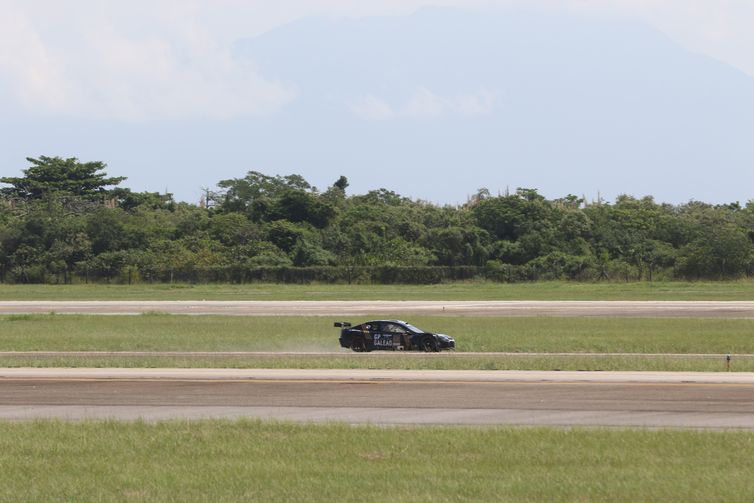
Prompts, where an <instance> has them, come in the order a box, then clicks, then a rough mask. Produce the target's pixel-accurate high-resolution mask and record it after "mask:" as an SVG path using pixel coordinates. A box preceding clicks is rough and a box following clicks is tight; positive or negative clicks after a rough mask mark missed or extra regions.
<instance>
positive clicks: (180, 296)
mask: <svg viewBox="0 0 754 503" xmlns="http://www.w3.org/2000/svg"><path fill="white" fill-rule="evenodd" d="M0 300H754V281H752V280H741V281H727V282H723V281H721V282H682V281H678V282H654V283H648V282H637V283H619V282H614V283H573V282H564V281H552V282H538V283H517V284H501V283H489V282H458V283H449V284H443V285H324V284H312V285H275V284H250V285H214V284H213V285H183V284H181V285H146V284H139V285H0Z"/></svg>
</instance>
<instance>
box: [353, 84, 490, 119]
mask: <svg viewBox="0 0 754 503" xmlns="http://www.w3.org/2000/svg"><path fill="white" fill-rule="evenodd" d="M495 105H496V99H495V94H494V93H492V92H491V91H489V90H486V89H483V90H481V91H478V92H474V93H465V94H459V95H455V96H450V97H444V96H441V95H439V94H437V93H435V92H433V91H431V90H430V89H428V88H426V87H419V88H417V89H416V90H414V92H413V93H412V94H411V96H409V97H408V99H407V100H405V101H404V102H403V103H401V104H400V105H391V104H390V103H389V102H388V101H387V100H384V99H382V98H379V97H377V96H375V95H373V94H367V95H365V96H364V97H362V98H361V99H359V100H357V101H356V102H355V103H353V104H352V105H351V107H350V108H351V112H353V113H354V114H355V115H356V116H357V117H361V118H362V119H366V120H388V119H398V118H408V119H434V118H438V117H444V116H448V115H455V116H466V117H474V116H482V115H489V114H491V113H492V112H493V110H494V108H495Z"/></svg>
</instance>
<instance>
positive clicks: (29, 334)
mask: <svg viewBox="0 0 754 503" xmlns="http://www.w3.org/2000/svg"><path fill="white" fill-rule="evenodd" d="M385 317H387V318H390V317H391V316H390V314H385ZM353 321H356V320H353ZM410 321H411V322H413V323H415V324H416V325H417V326H419V327H421V328H423V329H424V330H429V331H439V332H443V333H447V334H450V335H452V336H454V337H455V338H456V342H457V346H458V351H459V352H465V351H483V352H491V351H503V352H609V353H686V354H688V353H716V354H720V353H754V337H752V334H754V320H752V319H705V318H701V319H700V318H694V319H690V318H493V317H479V318H474V317H426V316H424V317H421V316H418V317H412V318H411V320H410ZM338 335H339V331H338V329H335V328H333V326H332V320H331V319H330V318H327V317H316V316H313V317H309V316H302V317H295V316H293V317H254V316H249V317H244V316H180V315H164V314H163V315H160V314H147V315H140V316H84V315H6V316H0V351H336V350H339V346H338Z"/></svg>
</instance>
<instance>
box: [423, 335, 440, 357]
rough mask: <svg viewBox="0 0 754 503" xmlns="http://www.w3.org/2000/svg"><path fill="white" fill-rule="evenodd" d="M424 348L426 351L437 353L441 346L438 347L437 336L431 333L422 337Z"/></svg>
mask: <svg viewBox="0 0 754 503" xmlns="http://www.w3.org/2000/svg"><path fill="white" fill-rule="evenodd" d="M422 349H423V350H424V351H425V352H426V353H436V352H438V351H440V348H438V347H437V341H436V340H435V338H434V337H431V336H429V335H428V336H426V337H424V338H422Z"/></svg>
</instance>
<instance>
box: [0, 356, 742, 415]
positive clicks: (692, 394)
mask: <svg viewBox="0 0 754 503" xmlns="http://www.w3.org/2000/svg"><path fill="white" fill-rule="evenodd" d="M239 417H245V418H265V419H282V420H292V421H314V422H328V421H341V422H346V423H353V424H359V423H372V424H381V425H399V424H435V425H529V426H534V425H548V426H620V427H626V426H630V427H674V428H754V373H673V372H667V373H666V372H537V371H528V372H527V371H524V372H521V371H388V370H379V371H372V370H280V369H278V370H273V369H257V370H253V369H0V419H5V420H28V419H38V418H59V419H72V420H80V419H95V418H96V419H102V418H111V419H121V420H131V419H145V420H160V419H198V418H239Z"/></svg>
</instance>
